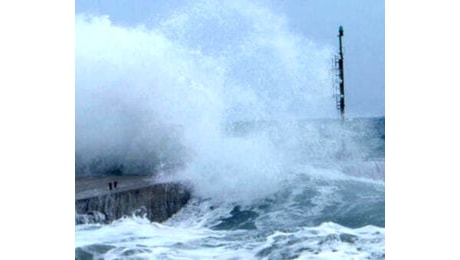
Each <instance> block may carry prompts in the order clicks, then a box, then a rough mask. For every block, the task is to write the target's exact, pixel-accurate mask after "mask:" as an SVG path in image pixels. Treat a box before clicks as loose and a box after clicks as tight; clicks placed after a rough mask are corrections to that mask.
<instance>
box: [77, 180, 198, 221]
mask: <svg viewBox="0 0 460 260" xmlns="http://www.w3.org/2000/svg"><path fill="white" fill-rule="evenodd" d="M115 182H116V184H115ZM189 199H190V192H189V191H188V189H187V188H186V187H185V186H184V185H182V184H178V183H153V182H152V180H151V179H150V178H149V177H145V176H110V177H109V176H104V177H78V178H76V179H75V224H85V223H110V222H112V221H114V220H116V219H119V218H122V217H123V216H132V215H137V216H145V217H146V218H148V219H149V220H150V221H155V222H162V221H165V220H167V219H168V218H169V217H171V216H172V215H173V214H175V213H176V212H178V211H179V210H180V209H181V208H182V207H183V206H184V205H185V204H187V202H188V200H189Z"/></svg>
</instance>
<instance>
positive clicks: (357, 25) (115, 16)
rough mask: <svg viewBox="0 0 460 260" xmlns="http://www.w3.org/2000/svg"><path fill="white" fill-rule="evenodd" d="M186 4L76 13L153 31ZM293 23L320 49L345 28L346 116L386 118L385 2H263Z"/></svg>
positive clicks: (83, 4)
mask: <svg viewBox="0 0 460 260" xmlns="http://www.w3.org/2000/svg"><path fill="white" fill-rule="evenodd" d="M185 2H186V1H184V0H172V1H152V0H118V1H100V0H97V1H94V0H83V1H82V0H77V1H76V5H75V12H76V13H77V14H78V13H89V14H97V15H108V16H109V17H110V20H111V21H112V23H113V24H117V25H122V26H136V25H139V24H143V25H145V26H146V27H147V28H149V27H150V26H152V25H154V24H155V23H156V22H158V21H160V20H161V19H162V18H164V17H167V16H168V15H171V14H172V13H173V12H174V10H175V9H176V8H177V7H180V6H181V5H183V4H184V3H185ZM261 2H262V3H264V4H265V5H268V6H269V8H270V9H271V10H272V11H273V12H275V13H279V14H280V15H282V16H285V17H286V18H287V22H288V25H289V28H290V29H291V30H292V31H294V32H296V33H299V34H302V35H304V36H305V37H308V38H309V39H311V40H313V41H315V42H316V43H318V44H325V45H330V46H334V47H337V48H338V37H337V34H338V32H337V29H338V26H339V25H343V27H344V40H343V41H344V49H345V65H344V66H345V95H346V113H347V115H348V116H350V117H354V116H382V115H385V2H384V1H382V0H373V1H369V0H347V1H341V0H321V1H320V0H314V1H313V0H293V1H281V0H279V1H275V0H274V1H261Z"/></svg>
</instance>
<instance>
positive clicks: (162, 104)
mask: <svg viewBox="0 0 460 260" xmlns="http://www.w3.org/2000/svg"><path fill="white" fill-rule="evenodd" d="M168 8H169V9H167V10H166V11H165V10H162V14H161V15H158V16H155V19H152V20H150V22H149V23H148V24H144V25H138V26H134V27H133V26H125V25H122V24H116V23H113V22H112V21H111V18H110V17H108V16H103V15H99V14H98V15H94V14H88V13H87V14H77V16H76V20H75V22H76V30H75V32H76V51H75V58H76V62H75V79H76V82H75V85H76V91H75V94H76V99H75V101H76V102H75V104H76V113H75V118H76V129H75V130H76V131H75V132H76V139H75V147H76V151H75V155H76V165H75V172H76V175H81V176H83V175H106V174H122V175H130V174H131V175H136V174H144V175H149V176H152V180H154V181H156V182H166V181H175V182H181V183H184V184H186V185H188V187H189V188H190V189H191V192H192V199H191V201H189V203H188V204H187V205H186V206H185V207H184V208H182V209H181V210H180V211H179V212H178V213H177V214H175V215H174V216H173V217H171V218H170V219H169V220H167V221H166V222H164V223H152V222H150V221H148V220H147V219H145V218H141V217H135V216H133V217H126V218H124V219H120V220H117V221H115V222H113V223H111V224H107V225H100V224H87V225H77V226H75V255H76V258H77V259H383V258H385V118H384V117H373V118H347V119H346V120H345V121H344V122H342V121H341V120H339V119H338V115H337V111H336V107H335V106H336V104H335V99H334V98H333V92H332V86H331V82H332V81H333V80H332V78H333V75H334V73H333V72H331V62H330V61H331V58H332V57H333V55H334V53H335V51H336V50H335V47H334V46H326V45H321V44H318V43H317V42H315V39H310V38H308V36H305V35H302V34H299V33H296V32H295V30H292V28H291V27H290V23H289V18H288V17H285V16H283V15H281V14H279V13H278V12H277V10H276V9H273V8H271V7H270V6H266V5H264V1H254V2H252V1H251V3H249V2H248V1H238V0H236V1H224V2H221V1H211V0H203V1H193V3H192V2H189V3H186V4H184V5H181V6H176V7H168Z"/></svg>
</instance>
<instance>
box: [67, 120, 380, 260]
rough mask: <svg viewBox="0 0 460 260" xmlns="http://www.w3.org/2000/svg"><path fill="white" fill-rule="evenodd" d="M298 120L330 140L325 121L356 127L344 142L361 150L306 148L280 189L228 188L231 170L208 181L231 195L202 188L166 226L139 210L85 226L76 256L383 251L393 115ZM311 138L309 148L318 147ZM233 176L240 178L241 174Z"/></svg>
mask: <svg viewBox="0 0 460 260" xmlns="http://www.w3.org/2000/svg"><path fill="white" fill-rule="evenodd" d="M238 125H239V127H238V131H234V132H233V134H234V136H238V138H242V137H243V136H247V135H250V134H253V132H256V133H258V132H260V131H265V130H266V129H268V128H272V127H271V126H267V124H263V126H262V127H261V126H259V127H254V124H252V126H251V127H248V126H247V125H248V124H245V126H246V127H242V126H241V124H238ZM259 125H261V124H259ZM299 125H302V128H303V129H304V130H305V131H307V132H308V131H312V130H311V129H310V130H308V129H307V128H312V127H313V126H315V127H316V128H318V129H321V134H320V135H321V138H324V139H330V133H329V132H328V131H325V129H326V128H327V129H329V131H330V132H333V131H336V130H339V129H341V130H342V131H344V132H346V131H350V132H348V134H349V135H351V137H352V138H351V137H349V139H343V142H344V143H345V146H342V145H339V147H347V145H346V144H347V142H349V143H348V146H349V147H357V146H360V147H361V146H362V147H361V150H359V149H356V148H355V153H354V154H353V151H346V150H345V151H340V149H339V150H337V153H338V154H336V157H335V158H330V159H325V157H324V155H321V158H323V159H321V158H317V156H310V157H308V156H305V158H306V159H305V160H306V161H308V162H309V163H301V162H297V163H294V161H296V160H292V161H291V162H292V165H291V166H292V167H289V168H285V169H281V176H279V177H278V180H277V182H276V183H277V187H276V188H275V189H274V190H273V191H263V192H262V194H259V193H260V191H258V193H257V194H252V192H251V191H244V189H245V188H246V187H248V188H249V185H257V183H251V184H243V185H237V186H235V187H237V188H232V187H230V188H229V187H227V185H226V183H227V182H228V183H230V184H229V185H232V182H231V181H227V178H226V177H223V178H222V179H223V180H215V183H214V184H207V185H214V186H219V185H222V186H221V187H218V188H219V190H220V191H219V190H218V191H217V193H220V192H221V193H222V194H221V195H222V196H221V195H217V196H216V195H212V194H213V193H214V192H216V191H215V190H214V189H211V190H210V191H208V193H203V192H198V191H196V192H195V193H194V194H195V195H194V196H193V198H192V199H191V201H190V202H189V203H188V204H187V205H186V206H185V207H184V208H183V209H182V210H181V211H179V212H178V213H177V214H175V215H174V216H173V217H172V218H171V219H169V220H168V221H166V222H164V223H161V224H160V223H152V222H150V221H149V220H147V219H145V218H140V217H135V216H133V217H126V218H124V219H121V220H118V221H115V222H113V223H112V224H109V225H101V224H88V225H78V226H76V228H75V237H76V244H75V254H76V258H77V259H91V258H94V259H384V258H385V182H384V125H385V124H384V118H371V119H359V120H354V121H353V120H350V121H347V122H345V123H344V124H342V123H340V122H336V121H331V120H326V121H316V122H313V123H311V122H303V123H300V124H299ZM256 128H258V129H256ZM332 128H334V129H335V128H337V129H335V130H332ZM264 129H265V130H264ZM353 131H356V132H353ZM258 134H260V133H258ZM303 141H304V142H303V144H304V145H305V147H306V148H307V147H309V146H312V145H314V144H312V143H310V142H309V141H308V140H303ZM315 142H319V143H322V144H324V143H325V142H326V140H322V141H321V140H316V141H315ZM329 145H330V144H329ZM326 146H327V145H326ZM327 150H329V151H330V150H331V148H327ZM362 150H365V152H363V151H362ZM356 151H358V152H356ZM304 152H305V153H307V154H309V153H310V149H306V151H304ZM302 153H303V152H302ZM342 154H346V157H343V155H342ZM363 154H366V155H368V156H367V157H363ZM222 172H224V173H227V171H226V170H223V171H222ZM219 174H220V173H219V172H217V173H216V175H219ZM229 177H230V178H233V177H235V178H238V173H235V175H234V176H229ZM156 179H157V180H158V181H162V180H171V178H168V177H156ZM177 181H181V180H180V179H177ZM238 181H239V180H235V181H234V183H238ZM246 181H247V180H246ZM262 185H264V184H262ZM265 185H266V184H265ZM245 186H246V187H245ZM234 189H236V192H238V194H234V193H233V190H234ZM255 189H256V190H257V188H255ZM223 195H225V196H223Z"/></svg>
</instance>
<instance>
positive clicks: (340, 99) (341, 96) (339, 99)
mask: <svg viewBox="0 0 460 260" xmlns="http://www.w3.org/2000/svg"><path fill="white" fill-rule="evenodd" d="M338 36H339V46H340V47H339V55H338V57H336V68H337V70H338V77H339V79H338V82H339V87H338V93H336V103H337V109H338V110H339V111H340V116H341V118H342V120H343V119H345V81H344V76H343V48H342V37H343V27H342V26H339V35H338Z"/></svg>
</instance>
